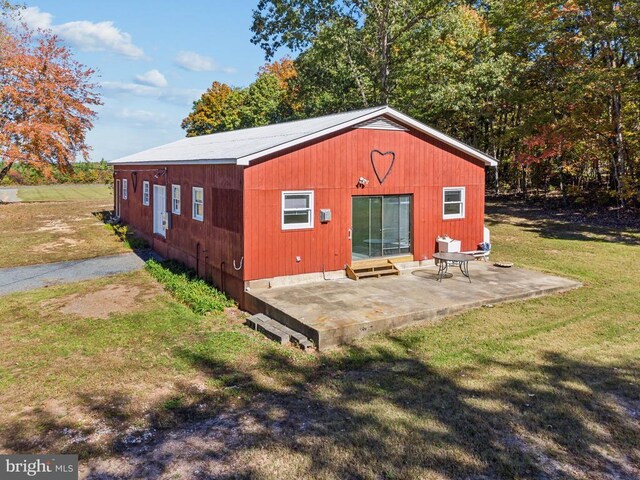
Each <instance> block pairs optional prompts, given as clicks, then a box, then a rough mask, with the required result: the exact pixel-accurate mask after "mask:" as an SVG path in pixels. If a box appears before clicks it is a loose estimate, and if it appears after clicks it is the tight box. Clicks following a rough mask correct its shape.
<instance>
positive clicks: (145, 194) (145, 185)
mask: <svg viewBox="0 0 640 480" xmlns="http://www.w3.org/2000/svg"><path fill="white" fill-rule="evenodd" d="M142 204H143V205H145V206H147V207H148V206H149V182H147V181H146V180H145V181H144V182H142Z"/></svg>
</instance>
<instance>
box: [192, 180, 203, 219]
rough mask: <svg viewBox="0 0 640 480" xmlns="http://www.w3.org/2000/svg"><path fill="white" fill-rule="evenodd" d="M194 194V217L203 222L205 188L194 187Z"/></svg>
mask: <svg viewBox="0 0 640 480" xmlns="http://www.w3.org/2000/svg"><path fill="white" fill-rule="evenodd" d="M191 195H192V217H193V219H194V220H198V221H200V222H202V221H203V220H204V189H203V188H201V187H193V189H192V190H191Z"/></svg>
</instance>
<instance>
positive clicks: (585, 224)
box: [485, 201, 640, 245]
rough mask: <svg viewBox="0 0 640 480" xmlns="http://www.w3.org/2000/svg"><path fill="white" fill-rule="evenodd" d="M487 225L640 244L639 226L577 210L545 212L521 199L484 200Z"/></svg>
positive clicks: (555, 236)
mask: <svg viewBox="0 0 640 480" xmlns="http://www.w3.org/2000/svg"><path fill="white" fill-rule="evenodd" d="M486 213H487V215H488V218H487V219H486V221H485V223H486V224H487V225H489V226H492V225H497V224H502V223H510V224H512V225H515V226H517V227H521V228H523V229H524V230H526V231H529V232H533V233H536V234H538V235H540V236H541V237H543V238H551V239H561V240H579V241H589V242H618V243H624V244H627V245H640V229H638V228H630V227H626V226H624V225H616V222H615V220H613V219H611V218H606V219H602V218H599V217H598V216H595V215H594V216H589V215H586V214H583V213H580V212H579V211H570V210H569V211H564V210H553V211H551V212H550V211H548V210H545V209H544V208H542V207H541V206H539V205H532V204H527V203H524V202H517V201H514V202H511V203H491V202H489V203H487V206H486Z"/></svg>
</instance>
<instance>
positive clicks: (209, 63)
mask: <svg viewBox="0 0 640 480" xmlns="http://www.w3.org/2000/svg"><path fill="white" fill-rule="evenodd" d="M174 63H175V64H176V65H178V66H179V67H181V68H184V69H185V70H189V71H191V72H213V71H219V72H225V73H235V71H236V70H235V68H232V67H220V66H219V65H218V64H217V63H216V61H215V60H214V59H213V58H211V57H205V56H204V55H200V54H199V53H196V52H184V51H183V52H178V54H177V55H176V57H175V59H174Z"/></svg>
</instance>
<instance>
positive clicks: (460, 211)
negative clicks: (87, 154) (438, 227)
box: [442, 187, 464, 220]
mask: <svg viewBox="0 0 640 480" xmlns="http://www.w3.org/2000/svg"><path fill="white" fill-rule="evenodd" d="M442 218H444V219H445V220H446V219H452V218H464V187H446V188H443V189H442Z"/></svg>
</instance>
